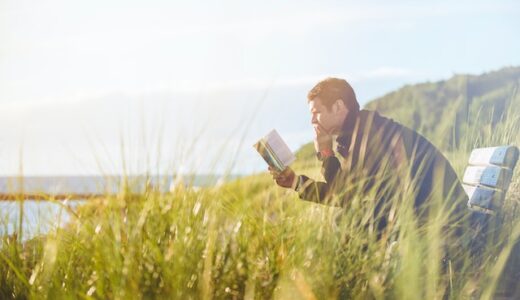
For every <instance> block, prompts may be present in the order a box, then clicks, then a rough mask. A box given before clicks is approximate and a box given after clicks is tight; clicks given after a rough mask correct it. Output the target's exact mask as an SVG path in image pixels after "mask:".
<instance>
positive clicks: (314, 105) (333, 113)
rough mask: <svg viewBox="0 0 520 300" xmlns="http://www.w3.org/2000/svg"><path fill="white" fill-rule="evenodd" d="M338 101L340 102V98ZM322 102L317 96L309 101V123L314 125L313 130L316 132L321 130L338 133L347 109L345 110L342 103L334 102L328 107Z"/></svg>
mask: <svg viewBox="0 0 520 300" xmlns="http://www.w3.org/2000/svg"><path fill="white" fill-rule="evenodd" d="M339 101H340V102H341V100H339ZM322 103H323V102H322V101H321V99H320V98H319V97H316V98H314V99H313V100H311V101H309V109H310V112H311V123H312V126H313V127H314V130H315V131H316V132H323V133H326V134H337V133H339V130H340V129H341V125H342V124H343V121H344V120H345V116H346V114H347V113H348V110H346V108H345V106H344V105H342V103H341V104H339V103H335V104H333V106H332V107H330V108H327V107H326V106H325V105H323V104H322ZM334 105H336V106H334Z"/></svg>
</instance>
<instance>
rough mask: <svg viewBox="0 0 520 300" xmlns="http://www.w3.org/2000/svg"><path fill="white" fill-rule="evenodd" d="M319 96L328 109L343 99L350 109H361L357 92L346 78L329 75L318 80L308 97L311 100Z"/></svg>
mask: <svg viewBox="0 0 520 300" xmlns="http://www.w3.org/2000/svg"><path fill="white" fill-rule="evenodd" d="M317 97H319V98H320V100H321V102H322V104H323V105H325V107H327V109H330V108H331V107H332V104H334V102H336V100H338V99H341V100H343V103H345V106H346V107H347V108H348V110H349V111H359V103H358V102H357V99H356V94H355V93H354V90H353V89H352V87H351V86H350V84H348V82H347V81H346V80H345V79H340V78H333V77H329V78H325V79H323V80H322V81H320V82H318V84H316V85H315V86H314V87H313V88H312V90H310V92H309V94H307V99H308V101H309V102H310V101H312V100H314V99H315V98H317Z"/></svg>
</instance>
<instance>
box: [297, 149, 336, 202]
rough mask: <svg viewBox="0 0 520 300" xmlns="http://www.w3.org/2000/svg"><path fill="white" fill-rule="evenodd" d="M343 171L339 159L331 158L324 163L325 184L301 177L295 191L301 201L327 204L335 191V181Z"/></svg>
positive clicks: (322, 169)
mask: <svg viewBox="0 0 520 300" xmlns="http://www.w3.org/2000/svg"><path fill="white" fill-rule="evenodd" d="M340 170H341V165H340V162H339V160H338V158H337V157H335V156H331V157H328V158H326V159H325V160H324V161H323V164H322V167H321V173H322V174H323V178H324V179H325V182H322V181H314V180H313V179H311V178H309V177H307V176H305V175H299V176H298V179H297V180H298V181H297V184H296V188H295V190H296V191H297V192H298V195H299V196H300V199H302V200H306V201H312V202H316V203H325V202H326V200H327V198H328V197H329V196H330V192H331V191H332V190H333V188H332V186H333V185H334V180H335V178H336V176H337V174H338V173H339V172H340Z"/></svg>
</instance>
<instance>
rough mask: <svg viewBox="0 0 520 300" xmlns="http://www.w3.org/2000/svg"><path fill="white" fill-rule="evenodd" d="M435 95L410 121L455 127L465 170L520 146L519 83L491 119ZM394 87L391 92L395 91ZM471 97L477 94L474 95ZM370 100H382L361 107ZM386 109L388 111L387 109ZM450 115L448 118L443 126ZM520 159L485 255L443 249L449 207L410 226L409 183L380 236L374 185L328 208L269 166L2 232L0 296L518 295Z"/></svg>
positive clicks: (454, 147)
mask: <svg viewBox="0 0 520 300" xmlns="http://www.w3.org/2000/svg"><path fill="white" fill-rule="evenodd" d="M500 82H501V81H500ZM443 84H447V83H443ZM429 85H431V84H427V85H424V86H423V85H420V86H419V87H418V89H422V88H423V87H426V86H429ZM433 85H441V83H437V84H433ZM447 85H449V84H447ZM483 86H486V85H485V84H483ZM437 87H438V86H437ZM412 90H413V89H412V88H411V87H406V88H404V89H402V90H401V91H399V92H397V93H405V91H406V93H410V95H412V94H413V93H412ZM453 93H454V95H452V96H453V97H455V98H457V99H458V96H456V95H455V94H456V91H454V92H453ZM486 94H487V93H486ZM442 95H444V94H439V93H434V94H433V95H432V96H431V97H432V98H435V97H439V101H445V102H442V103H443V104H440V105H442V106H440V105H439V108H438V109H439V110H440V111H442V112H439V113H438V114H437V112H434V111H431V112H432V113H431V116H430V114H427V113H426V112H425V111H427V109H428V108H427V107H430V106H422V105H423V104H419V103H420V101H419V100H418V98H415V96H410V99H411V100H410V101H416V102H417V103H418V105H419V106H420V107H421V109H424V110H421V111H420V114H421V117H420V118H418V117H417V118H416V120H420V122H419V123H417V124H421V125H420V126H419V127H420V128H422V131H423V132H424V133H427V135H428V136H429V137H430V139H431V140H432V141H434V142H435V141H436V139H434V138H432V137H433V136H435V134H437V133H439V132H443V131H448V132H452V131H453V132H454V131H457V130H459V129H460V130H462V129H463V131H460V132H463V134H461V135H460V137H459V138H458V139H457V140H456V142H455V143H453V144H451V145H450V146H449V147H448V146H447V145H446V144H439V146H442V147H443V149H444V150H445V153H446V155H447V156H448V157H449V158H450V161H451V162H452V163H453V164H454V166H455V167H456V169H457V171H459V172H462V169H463V168H464V166H465V162H466V161H467V157H468V155H469V152H470V150H471V149H472V148H474V147H479V146H492V145H503V144H514V145H517V146H518V145H520V136H519V135H518V132H519V130H520V113H519V112H518V111H516V110H515V107H514V106H512V105H510V103H517V102H515V101H518V96H517V95H516V94H515V93H514V92H511V93H509V94H508V95H507V101H506V102H507V103H508V105H507V106H504V107H506V108H507V109H506V110H505V111H506V113H501V114H500V117H498V119H497V116H496V115H495V111H494V110H493V109H491V110H487V109H481V110H480V113H476V114H475V117H473V115H471V117H468V118H466V119H467V120H470V122H467V123H466V124H461V123H460V122H458V120H459V119H460V118H459V117H457V113H455V115H450V113H451V114H453V112H454V111H455V110H452V109H450V108H451V106H450V105H455V104H450V105H447V103H451V102H449V99H452V98H449V99H446V97H447V96H446V97H444V96H442ZM446 95H447V94H446ZM450 95H451V94H450ZM388 97H390V99H391V100H389V101H390V102H391V101H397V99H398V98H399V97H398V95H397V94H395V95H394V94H391V95H390V96H388ZM450 97H451V96H450ZM478 97H480V96H478ZM478 97H477V98H478ZM486 97H487V96H486ZM394 98H395V99H396V100H393V99H394ZM472 99H473V100H472V101H471V103H481V102H478V101H477V100H475V99H474V98H472ZM479 99H480V98H479ZM403 100H404V101H407V100H406V98H403ZM482 101H484V100H482ZM393 104H395V103H393ZM393 104H389V106H388V107H391V106H392V105H393ZM481 104H482V103H481ZM373 105H375V106H378V105H383V103H377V102H376V103H374V104H369V107H372V106H373ZM424 105H426V104H424ZM472 105H480V104H472ZM405 106H406V108H407V109H411V107H410V106H408V105H402V104H400V106H399V107H402V108H399V109H400V110H401V109H402V112H401V111H399V113H398V116H401V115H402V116H403V119H402V120H401V119H400V118H398V117H396V119H398V120H399V121H403V122H405V123H406V120H408V121H411V120H413V118H412V119H407V118H408V117H410V115H409V112H405V111H404V109H405V108H404V107H405ZM378 107H379V106H378ZM472 107H473V106H472ZM480 107H484V106H482V105H481V106H480ZM495 107H496V106H495ZM381 110H382V111H383V114H386V111H385V107H382V106H381ZM473 110H474V108H471V109H470V110H469V111H473ZM422 114H424V118H423V117H422ZM390 115H391V114H390ZM448 115H450V116H452V117H451V118H449V117H446V116H448ZM427 117H428V118H429V117H431V118H432V119H431V120H430V119H428V118H427ZM439 120H442V122H439ZM453 120H455V121H456V122H455V123H454V124H455V125H453V128H452V129H449V128H448V127H450V126H451V125H446V124H452V121H453ZM497 120H498V121H497ZM437 123H438V124H439V126H434V125H435V124H437ZM417 124H415V125H417ZM412 125H413V124H412ZM443 126H445V127H443ZM297 156H298V162H297V163H296V164H295V165H294V169H295V170H296V171H297V173H305V174H308V175H309V176H313V177H315V178H319V176H320V174H319V167H320V166H319V164H318V162H317V161H315V160H314V159H313V152H312V150H311V149H310V146H308V145H307V146H305V147H303V148H302V149H301V150H300V151H299V152H298V155H297ZM519 170H520V168H517V171H516V172H515V173H516V174H515V176H514V179H513V183H512V186H511V188H510V190H509V193H508V195H507V199H506V201H505V202H504V204H503V208H502V209H501V210H500V213H498V214H497V215H496V216H494V217H493V222H494V223H496V224H497V225H496V227H493V228H492V229H496V230H495V231H493V232H491V233H490V239H489V240H488V242H487V244H486V246H485V248H484V251H483V254H482V255H481V256H479V257H478V259H475V258H474V257H472V256H470V255H469V251H466V250H465V249H460V250H461V255H462V259H463V261H464V265H463V267H461V268H455V267H453V266H452V265H451V264H450V263H448V264H447V265H446V264H445V262H443V261H442V254H441V253H442V247H443V246H442V240H443V231H442V228H443V227H444V226H445V222H446V220H445V218H443V215H442V214H434V213H432V214H431V217H430V218H429V219H428V221H427V223H426V224H424V225H422V226H419V225H417V224H418V222H417V221H418V220H417V218H416V216H415V214H414V213H413V212H412V210H411V207H410V205H409V204H410V201H406V200H407V199H409V198H407V197H409V195H407V193H406V189H405V188H403V191H402V193H400V194H398V195H397V196H396V197H395V199H394V203H395V207H394V208H395V211H396V212H397V213H396V214H395V222H394V223H393V224H394V225H392V226H388V227H387V228H386V229H385V232H384V234H383V235H384V236H386V237H387V238H380V237H377V236H376V233H375V232H374V230H373V229H371V228H372V227H371V225H373V222H377V217H373V211H374V208H375V207H374V201H373V199H372V198H371V193H370V192H369V193H357V194H356V193H354V194H352V197H351V199H350V204H349V205H348V207H346V208H335V207H329V206H324V205H318V204H313V203H308V202H304V201H301V200H299V199H298V197H297V195H295V193H294V192H291V191H287V190H283V189H281V188H279V187H277V186H275V185H274V183H273V182H272V179H271V178H270V177H269V176H268V174H264V173H263V174H257V175H252V176H249V177H245V178H241V179H237V180H233V181H231V182H228V183H226V184H224V185H221V186H217V187H210V188H202V189H194V188H191V187H185V186H184V185H178V186H177V187H176V189H175V190H174V191H172V192H171V193H167V194H164V193H160V192H158V191H155V190H154V189H153V187H150V188H149V189H148V190H146V191H144V192H142V193H139V194H134V193H131V192H130V189H125V190H124V191H122V192H121V193H120V194H118V195H116V196H110V195H107V196H106V197H102V198H99V199H92V201H90V202H89V203H88V204H87V205H84V206H82V207H80V208H79V209H78V210H77V211H76V212H75V214H74V215H73V217H72V220H71V221H70V222H69V223H68V224H67V225H66V226H65V227H63V228H56V229H55V230H52V231H51V232H49V233H48V234H46V235H45V236H40V237H36V238H33V239H31V240H29V241H26V242H23V243H22V242H20V241H19V240H18V239H17V238H16V237H15V236H11V237H8V236H5V237H3V239H2V240H1V242H0V243H1V244H0V298H2V299H7V298H18V299H24V298H49V299H69V298H70V299H77V298H85V299H88V298H102V299H105V298H109V299H134V298H161V299H162V298H171V299H209V298H226V299H228V298H229V299H241V298H246V299H258V298H260V299H269V298H277V299H330V298H338V297H339V298H347V299H350V298H361V299H367V298H368V299H371V298H373V299H384V298H396V299H423V298H427V299H442V298H444V297H449V298H472V297H482V298H487V299H490V298H492V297H494V296H496V295H503V294H506V293H513V294H514V293H516V294H515V295H517V296H518V295H519V294H518V293H519V291H518V290H514V289H515V288H516V281H517V279H518V278H516V277H518V275H516V273H518V272H519V270H520V262H519V258H518V257H517V256H518V255H516V254H517V252H518V251H520V249H519V246H518V245H517V241H518V239H519V237H520V219H519V218H517V217H516V207H517V205H518V204H519V203H520V177H519V176H518V171H519ZM459 174H460V173H459ZM399 180H400V179H399ZM402 186H403V187H405V186H406V182H405V181H403V182H402ZM376 188H377V187H376ZM445 266H446V267H445ZM515 276H516V277H515Z"/></svg>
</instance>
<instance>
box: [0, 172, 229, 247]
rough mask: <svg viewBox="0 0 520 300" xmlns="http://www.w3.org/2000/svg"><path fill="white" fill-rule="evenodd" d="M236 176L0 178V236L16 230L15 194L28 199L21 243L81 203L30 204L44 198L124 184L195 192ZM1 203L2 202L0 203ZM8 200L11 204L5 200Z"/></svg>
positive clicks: (92, 192)
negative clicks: (195, 189) (196, 189)
mask: <svg viewBox="0 0 520 300" xmlns="http://www.w3.org/2000/svg"><path fill="white" fill-rule="evenodd" d="M237 177H239V175H229V176H226V177H224V176H221V175H184V176H128V177H125V178H124V179H123V177H121V176H114V175H111V176H32V177H23V178H20V177H0V236H3V235H5V234H8V235H11V234H13V233H14V232H16V231H17V230H18V227H19V223H20V221H19V218H20V208H21V202H20V201H13V200H12V199H13V198H14V199H16V195H17V194H23V195H30V197H29V198H28V199H27V198H26V199H24V201H23V223H22V226H23V239H24V240H26V239H29V238H31V237H34V236H37V235H40V234H45V233H47V232H49V230H52V229H55V228H57V227H58V226H63V225H64V224H66V223H67V222H68V221H69V220H70V214H69V212H68V209H66V208H65V207H64V205H66V206H68V207H69V208H70V209H72V210H74V209H75V208H76V207H77V206H78V205H81V204H84V203H85V202H86V200H85V199H81V198H77V197H76V198H74V199H70V200H67V201H66V202H63V201H61V202H59V203H56V202H50V201H45V200H34V199H35V198H38V196H40V197H41V196H43V198H45V197H47V196H46V195H61V196H68V195H75V196H78V195H83V196H85V195H103V194H115V193H117V192H118V191H119V189H120V187H121V186H123V185H122V183H123V182H127V183H128V187H129V188H130V190H131V191H133V192H140V191H143V190H144V189H145V188H146V187H147V186H148V187H153V188H155V189H158V190H160V191H162V192H167V191H170V190H172V189H173V188H175V186H178V185H179V184H182V185H185V186H191V187H195V188H199V187H208V186H215V185H219V184H220V183H222V182H225V181H227V180H231V179H234V178H237ZM1 199H3V200H1ZM6 199H11V200H6Z"/></svg>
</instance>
